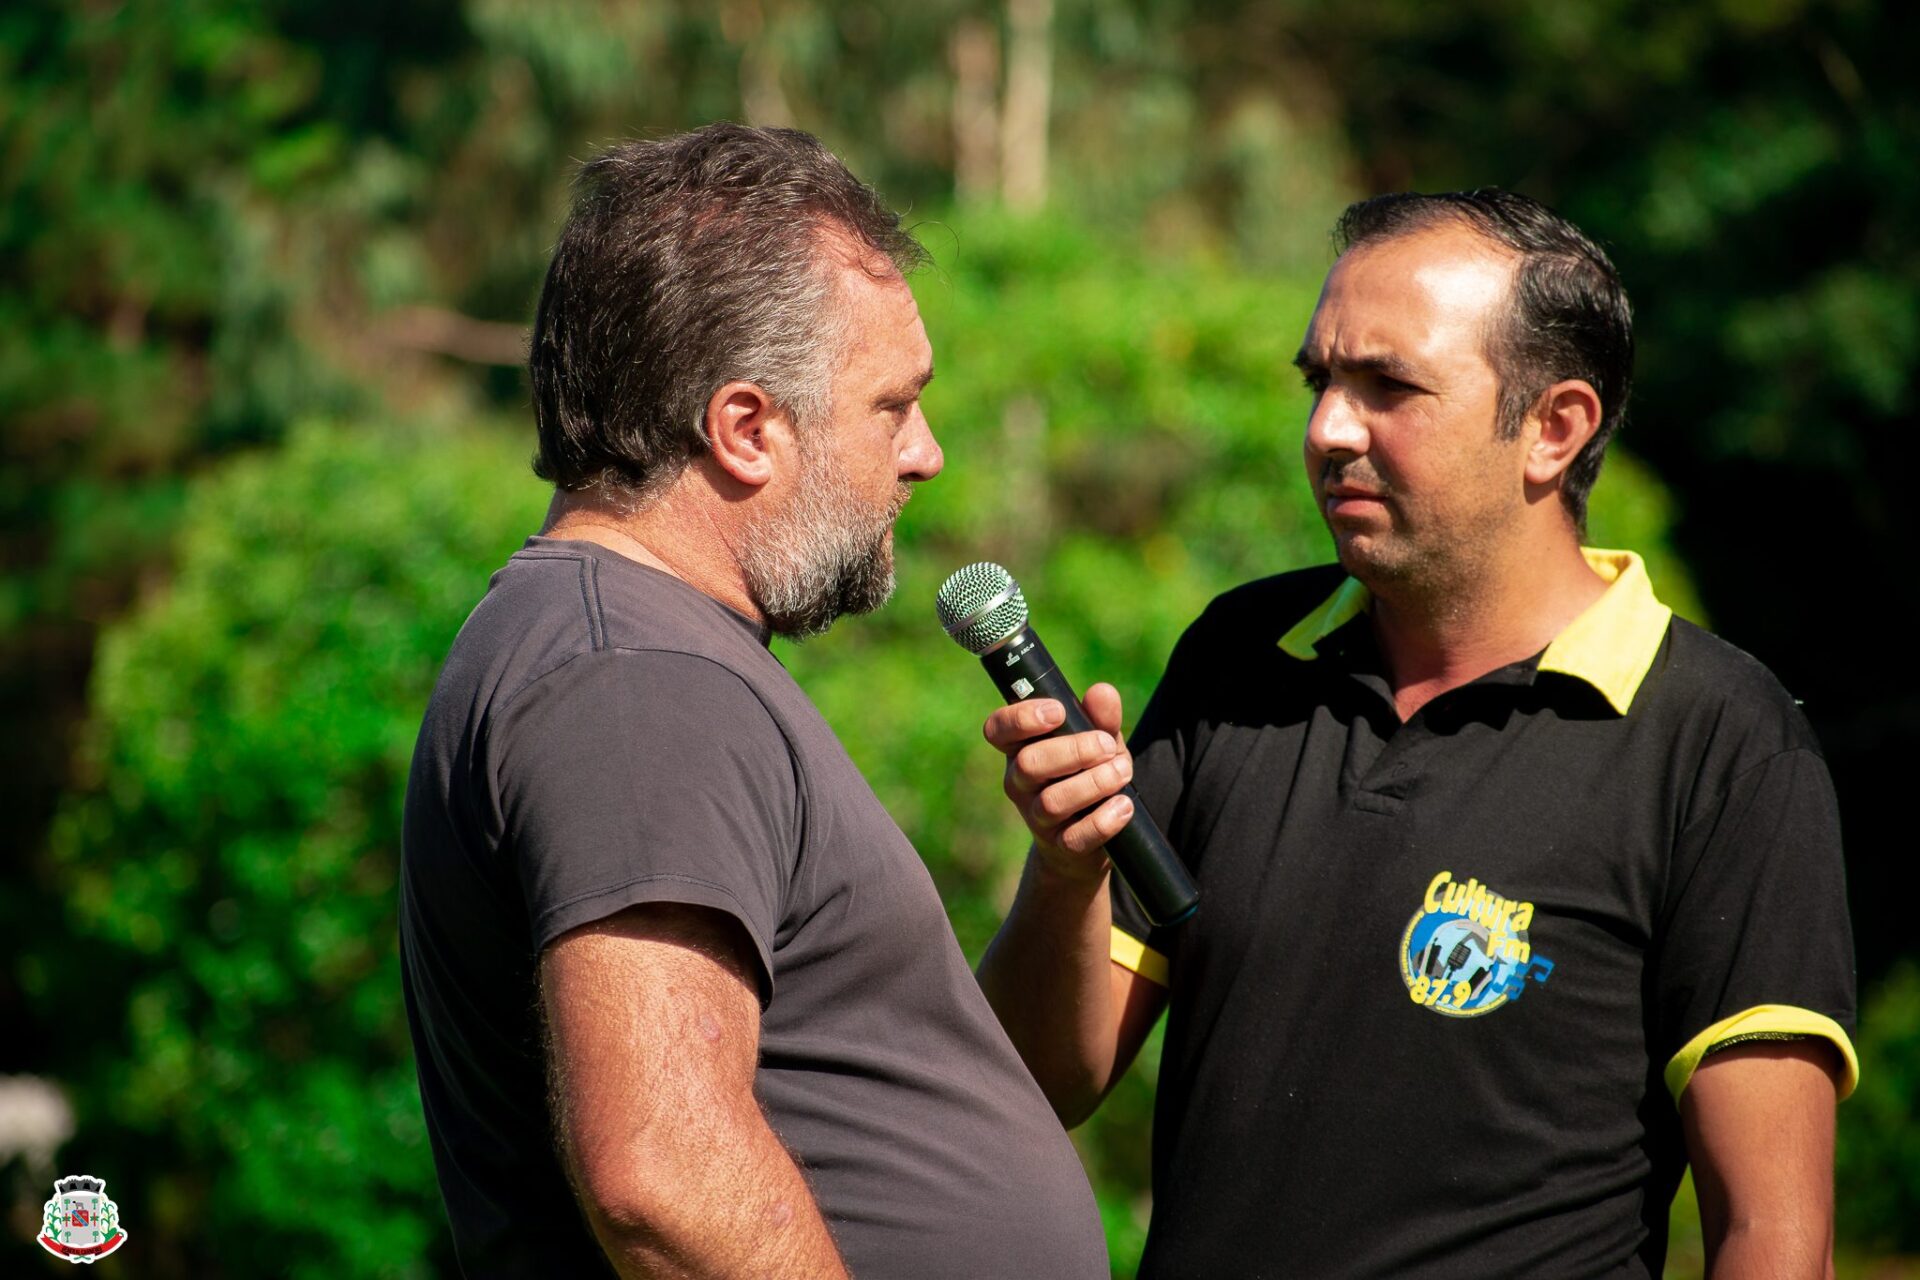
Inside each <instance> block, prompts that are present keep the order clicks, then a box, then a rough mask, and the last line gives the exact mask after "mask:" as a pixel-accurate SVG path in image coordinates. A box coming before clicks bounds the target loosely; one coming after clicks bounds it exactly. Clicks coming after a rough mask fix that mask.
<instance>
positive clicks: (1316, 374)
mask: <svg viewBox="0 0 1920 1280" xmlns="http://www.w3.org/2000/svg"><path fill="white" fill-rule="evenodd" d="M1300 383H1301V385H1302V386H1304V387H1306V389H1307V390H1308V391H1311V392H1312V393H1313V394H1314V395H1316V396H1317V395H1322V394H1324V393H1325V392H1326V389H1327V371H1326V370H1325V369H1302V370H1301V371H1300Z"/></svg>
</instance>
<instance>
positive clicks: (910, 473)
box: [898, 405, 947, 481]
mask: <svg viewBox="0 0 1920 1280" xmlns="http://www.w3.org/2000/svg"><path fill="white" fill-rule="evenodd" d="M901 436H902V443H901V446H900V460H899V467H898V471H899V475H900V478H901V479H902V480H914V481H919V480H931V479H933V478H934V477H935V476H937V475H939V474H940V468H941V467H944V466H945V465H946V464H947V456H946V454H945V453H943V452H942V451H941V449H940V442H939V441H938V440H935V439H934V438H933V428H932V427H931V426H929V425H928V424H927V415H926V414H925V413H924V412H923V411H922V410H921V409H920V407H919V406H918V405H915V406H914V410H913V421H912V422H910V423H908V424H907V426H906V428H905V430H903V431H902V432H901Z"/></svg>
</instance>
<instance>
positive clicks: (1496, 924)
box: [1400, 871, 1553, 1018]
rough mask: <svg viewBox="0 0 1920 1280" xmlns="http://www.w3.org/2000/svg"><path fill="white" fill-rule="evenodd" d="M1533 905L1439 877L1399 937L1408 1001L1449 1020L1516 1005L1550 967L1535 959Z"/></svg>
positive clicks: (1446, 876) (1448, 874)
mask: <svg viewBox="0 0 1920 1280" xmlns="http://www.w3.org/2000/svg"><path fill="white" fill-rule="evenodd" d="M1532 924H1533V904H1532V903H1531V902H1521V901H1519V900H1517V899H1514V898H1508V897H1504V896H1502V895H1501V894H1498V893H1495V892H1494V891H1493V890H1491V889H1489V888H1487V886H1486V885H1484V884H1481V883H1480V882H1479V881H1478V880H1468V881H1467V882H1466V883H1465V884H1461V883H1460V882H1459V881H1457V880H1455V879H1454V878H1453V873H1452V872H1450V871H1442V872H1441V873H1440V874H1439V875H1437V876H1435V877H1434V878H1433V879H1432V881H1430V882H1429V883H1428V885H1427V892H1426V896H1425V897H1423V898H1422V899H1421V901H1420V910H1418V911H1416V912H1414V913H1413V919H1411V920H1409V921H1408V922H1407V931H1406V933H1404V934H1402V935H1401V938H1400V980H1401V981H1402V982H1405V983H1406V984H1407V992H1408V994H1409V995H1411V996H1412V997H1413V1002H1414V1003H1415V1004H1417V1005H1420V1006H1421V1007H1422V1008H1425V1009H1429V1010H1431V1011H1433V1012H1434V1013H1441V1014H1446V1015H1447V1016H1448V1017H1453V1018H1472V1017H1478V1016H1479V1015H1480V1014H1483V1013H1492V1012H1493V1011H1494V1010H1495V1009H1498V1008H1499V1007H1500V1006H1501V1005H1504V1004H1507V1003H1509V1002H1511V1001H1514V1000H1518V999H1519V998H1520V994H1521V993H1522V992H1523V991H1525V990H1526V989H1527V981H1528V979H1532V980H1533V981H1535V982H1545V981H1546V980H1547V975H1548V974H1550V973H1552V972H1553V961H1551V960H1549V959H1547V958H1546V957H1545V956H1540V955H1535V954H1534V952H1533V942H1532V939H1531V938H1530V937H1529V936H1528V929H1529V927H1530V926H1531V925H1532Z"/></svg>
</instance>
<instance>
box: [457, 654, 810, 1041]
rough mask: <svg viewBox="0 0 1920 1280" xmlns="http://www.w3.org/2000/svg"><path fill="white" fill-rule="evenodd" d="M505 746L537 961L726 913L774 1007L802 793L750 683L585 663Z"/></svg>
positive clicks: (519, 700) (522, 712) (678, 667)
mask: <svg viewBox="0 0 1920 1280" xmlns="http://www.w3.org/2000/svg"><path fill="white" fill-rule="evenodd" d="M491 737H492V743H491V746H492V750H491V752H490V755H491V757H492V759H493V761H494V774H495V786H496V788H497V793H498V798H499V803H500V812H501V815H502V830H503V845H504V847H505V849H506V850H507V851H508V852H509V853H510V855H511V857H512V859H513V862H514V871H515V873H516V874H517V876H518V878H519V882H520V886H521V890H522V892H523V893H524V895H525V899H526V904H527V914H528V918H529V922H530V925H531V928H532V935H533V946H534V950H535V951H536V952H538V951H539V950H541V949H543V948H544V947H545V946H546V945H547V944H548V943H549V942H551V941H553V939H555V938H556V937H558V936H559V935H561V934H562V933H565V932H566V931H567V930H569V929H574V928H578V927H579V926H581V925H583V924H588V923H591V922H592V921H595V920H599V919H603V918H605V917H607V916H610V915H612V914H614V913H615V912H618V911H621V910H623V909H625V908H627V907H630V906H634V905H637V904H640V903H645V902H676V903H686V904H690V905H696V906H703V907H711V908H713V909H715V910H718V911H723V912H725V913H727V914H728V915H730V916H732V917H733V918H734V919H736V920H738V921H739V922H740V924H741V925H742V927H744V928H745V929H746V931H747V934H748V936H749V937H751V938H752V940H753V944H754V947H755V950H756V951H757V953H758V957H759V964H760V972H759V974H758V975H757V977H758V986H759V994H760V1000H761V1003H762V1005H763V1006H764V1005H765V1004H766V1003H767V1002H768V1001H769V1000H771V999H772V995H773V976H772V975H773V966H772V942H773V939H774V937H775V936H776V934H777V932H778V927H779V922H780V918H781V915H782V904H783V903H784V901H785V898H786V893H787V886H788V882H789V879H790V877H791V875H792V870H793V866H794V863H795V859H796V857H797V852H798V833H799V830H800V820H799V814H798V811H799V787H798V783H797V781H796V773H795V769H794V764H793V757H792V753H791V752H790V750H789V749H788V745H787V740H786V737H785V735H784V734H783V733H782V732H781V730H780V728H779V726H778V725H777V724H776V723H775V722H774V720H773V718H772V716H771V715H770V714H769V712H768V711H767V709H766V707H765V705H764V704H762V702H761V701H760V699H759V698H758V697H757V696H756V695H755V694H754V692H753V691H752V689H750V688H749V687H748V686H747V684H746V683H745V681H743V680H742V679H741V678H740V677H739V676H738V675H736V674H734V673H733V672H732V671H729V670H728V669H727V668H725V667H723V666H721V665H719V664H718V663H715V662H713V661H711V660H710V659H707V658H703V657H700V656H698V655H695V654H687V653H676V652H664V651H651V650H620V649H616V650H607V651H600V652H595V653H589V654H583V655H581V656H579V657H577V658H575V659H573V660H572V661H570V662H568V663H567V664H566V665H564V666H562V667H560V668H559V669H557V670H555V671H553V672H550V673H548V674H547V675H545V676H543V677H541V678H540V679H539V680H538V681H536V682H535V683H534V684H533V685H531V686H529V687H528V688H527V689H526V690H524V691H522V692H521V693H520V694H519V695H518V696H516V697H515V698H514V699H513V701H512V702H511V703H510V704H509V705H508V706H507V707H506V709H505V710H504V711H503V712H502V713H500V715H499V717H498V722H497V723H496V724H495V725H494V726H493V727H492V729H491Z"/></svg>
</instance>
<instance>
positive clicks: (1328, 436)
mask: <svg viewBox="0 0 1920 1280" xmlns="http://www.w3.org/2000/svg"><path fill="white" fill-rule="evenodd" d="M1306 448H1307V453H1308V454H1309V455H1311V456H1314V457H1320V458H1325V457H1330V456H1332V455H1334V454H1361V453H1365V452H1366V451H1367V427H1366V423H1365V422H1363V421H1362V420H1361V417H1360V415H1359V413H1358V412H1356V411H1355V409H1354V405H1353V402H1352V399H1351V398H1350V397H1349V396H1348V395H1347V394H1346V393H1345V392H1344V391H1343V390H1342V389H1341V388H1340V387H1339V386H1337V385H1336V386H1330V387H1328V388H1327V389H1326V390H1325V391H1324V392H1322V393H1321V394H1320V398H1319V399H1318V400H1316V401H1315V402H1314V406H1313V412H1312V413H1311V414H1309V415H1308V417H1307V438H1306Z"/></svg>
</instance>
